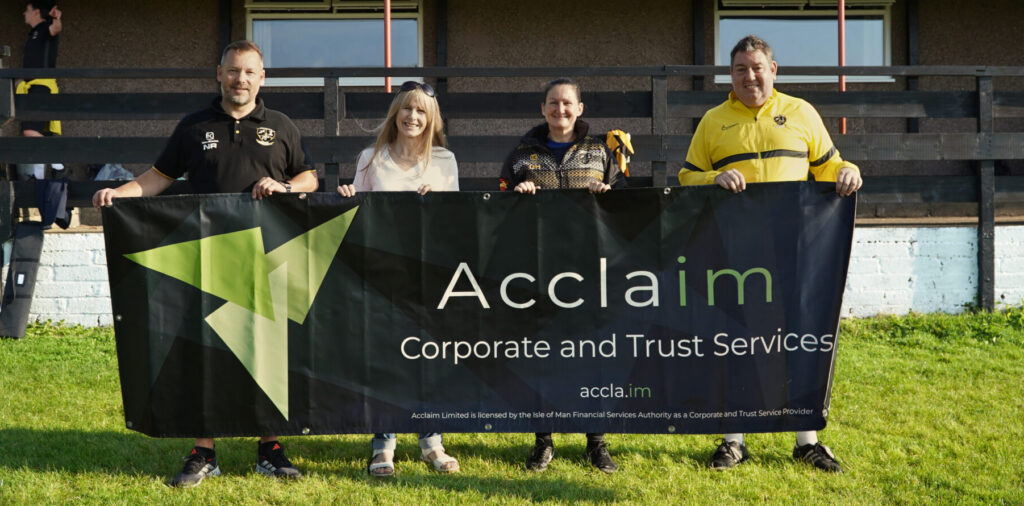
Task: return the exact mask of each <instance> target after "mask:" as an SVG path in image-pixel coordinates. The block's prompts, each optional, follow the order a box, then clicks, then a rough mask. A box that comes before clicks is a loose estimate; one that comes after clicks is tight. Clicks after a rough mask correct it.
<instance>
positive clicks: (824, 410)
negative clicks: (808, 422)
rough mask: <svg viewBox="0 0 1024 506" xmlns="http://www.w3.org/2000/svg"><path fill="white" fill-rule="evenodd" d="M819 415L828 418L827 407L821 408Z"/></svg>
mask: <svg viewBox="0 0 1024 506" xmlns="http://www.w3.org/2000/svg"><path fill="white" fill-rule="evenodd" d="M821 416H822V417H824V418H828V408H825V409H823V410H821Z"/></svg>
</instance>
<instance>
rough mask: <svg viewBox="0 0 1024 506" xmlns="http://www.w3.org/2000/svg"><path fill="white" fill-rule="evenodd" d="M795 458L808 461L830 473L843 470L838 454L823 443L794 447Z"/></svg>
mask: <svg viewBox="0 0 1024 506" xmlns="http://www.w3.org/2000/svg"><path fill="white" fill-rule="evenodd" d="M793 458H794V459H797V460H799V461H802V462H806V463H808V464H810V465H812V466H814V467H816V468H818V469H821V470H822V471H827V472H830V473H841V472H843V468H842V466H840V465H839V462H837V461H836V456H835V454H833V453H832V450H830V449H829V448H828V447H827V446H825V445H823V444H821V443H814V444H808V445H803V446H796V447H794V448H793Z"/></svg>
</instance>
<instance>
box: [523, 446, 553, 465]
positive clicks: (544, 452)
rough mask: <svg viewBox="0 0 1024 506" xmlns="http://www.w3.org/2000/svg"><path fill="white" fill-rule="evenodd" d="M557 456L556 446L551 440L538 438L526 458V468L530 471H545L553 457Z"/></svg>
mask: <svg viewBox="0 0 1024 506" xmlns="http://www.w3.org/2000/svg"><path fill="white" fill-rule="evenodd" d="M553 458H555V446H554V445H552V444H551V443H550V442H545V441H540V440H538V441H537V442H536V443H534V445H533V451H532V452H530V456H529V458H527V459H526V469H528V470H530V471H537V472H540V471H543V470H545V469H547V468H548V464H550V463H551V459H553Z"/></svg>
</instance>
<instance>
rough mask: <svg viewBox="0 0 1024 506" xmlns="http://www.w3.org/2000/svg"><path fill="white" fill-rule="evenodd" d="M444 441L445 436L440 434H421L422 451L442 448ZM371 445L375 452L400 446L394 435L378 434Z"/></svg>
mask: <svg viewBox="0 0 1024 506" xmlns="http://www.w3.org/2000/svg"><path fill="white" fill-rule="evenodd" d="M442 440H443V436H442V435H441V434H440V433H437V432H423V433H421V434H420V449H421V450H429V449H431V448H434V447H436V446H441V443H442ZM370 445H371V446H372V447H373V449H374V450H394V449H395V447H396V446H397V445H398V440H397V439H396V438H395V435H394V434H393V433H390V432H389V433H386V434H381V433H377V434H374V435H373V440H372V441H370Z"/></svg>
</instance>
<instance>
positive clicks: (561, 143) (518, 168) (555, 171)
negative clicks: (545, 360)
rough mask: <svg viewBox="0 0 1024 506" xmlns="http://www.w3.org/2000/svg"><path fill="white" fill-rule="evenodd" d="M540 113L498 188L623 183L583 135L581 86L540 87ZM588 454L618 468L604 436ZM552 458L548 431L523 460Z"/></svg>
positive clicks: (595, 187)
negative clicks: (542, 120)
mask: <svg viewBox="0 0 1024 506" xmlns="http://www.w3.org/2000/svg"><path fill="white" fill-rule="evenodd" d="M541 113H542V114H543V115H544V119H545V120H546V121H545V123H543V124H540V125H537V126H536V127H534V128H533V129H531V130H530V131H529V132H527V133H526V135H524V136H523V138H522V139H521V140H520V141H519V145H518V146H517V147H516V148H515V149H514V150H512V153H511V154H509V155H508V158H507V159H506V160H505V165H504V166H503V167H502V169H501V190H502V191H505V190H513V191H516V192H519V193H529V194H535V193H536V192H537V190H538V189H570V188H587V189H588V190H590V192H591V193H604V192H606V191H608V190H610V189H612V188H622V187H624V186H626V178H625V176H623V174H622V172H621V171H620V170H619V166H618V164H616V163H615V158H614V157H613V156H612V154H611V151H609V150H608V147H607V146H605V144H604V143H603V142H601V141H600V140H598V139H595V138H593V137H590V136H588V135H587V130H588V125H587V124H586V123H585V122H583V121H580V120H579V119H578V118H579V116H580V115H581V114H583V102H581V101H580V88H579V85H577V84H576V83H575V82H574V81H572V80H571V79H566V78H562V79H555V80H554V81H551V82H549V83H548V84H547V85H545V86H544V102H543V103H542V104H541ZM586 453H587V458H588V459H589V460H590V462H591V464H593V465H594V467H597V468H598V469H600V470H601V471H604V472H606V473H613V472H615V471H616V470H617V469H618V466H616V465H615V461H613V460H612V457H611V455H609V453H608V447H607V446H606V445H605V442H604V434H599V433H589V434H587V452H586ZM554 456H555V448H554V443H553V442H552V440H551V433H550V432H538V433H537V434H536V441H535V443H534V447H533V451H532V452H531V453H530V456H529V458H527V460H526V468H527V469H529V470H531V471H543V470H545V469H547V467H548V464H549V463H551V459H552V458H554Z"/></svg>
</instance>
